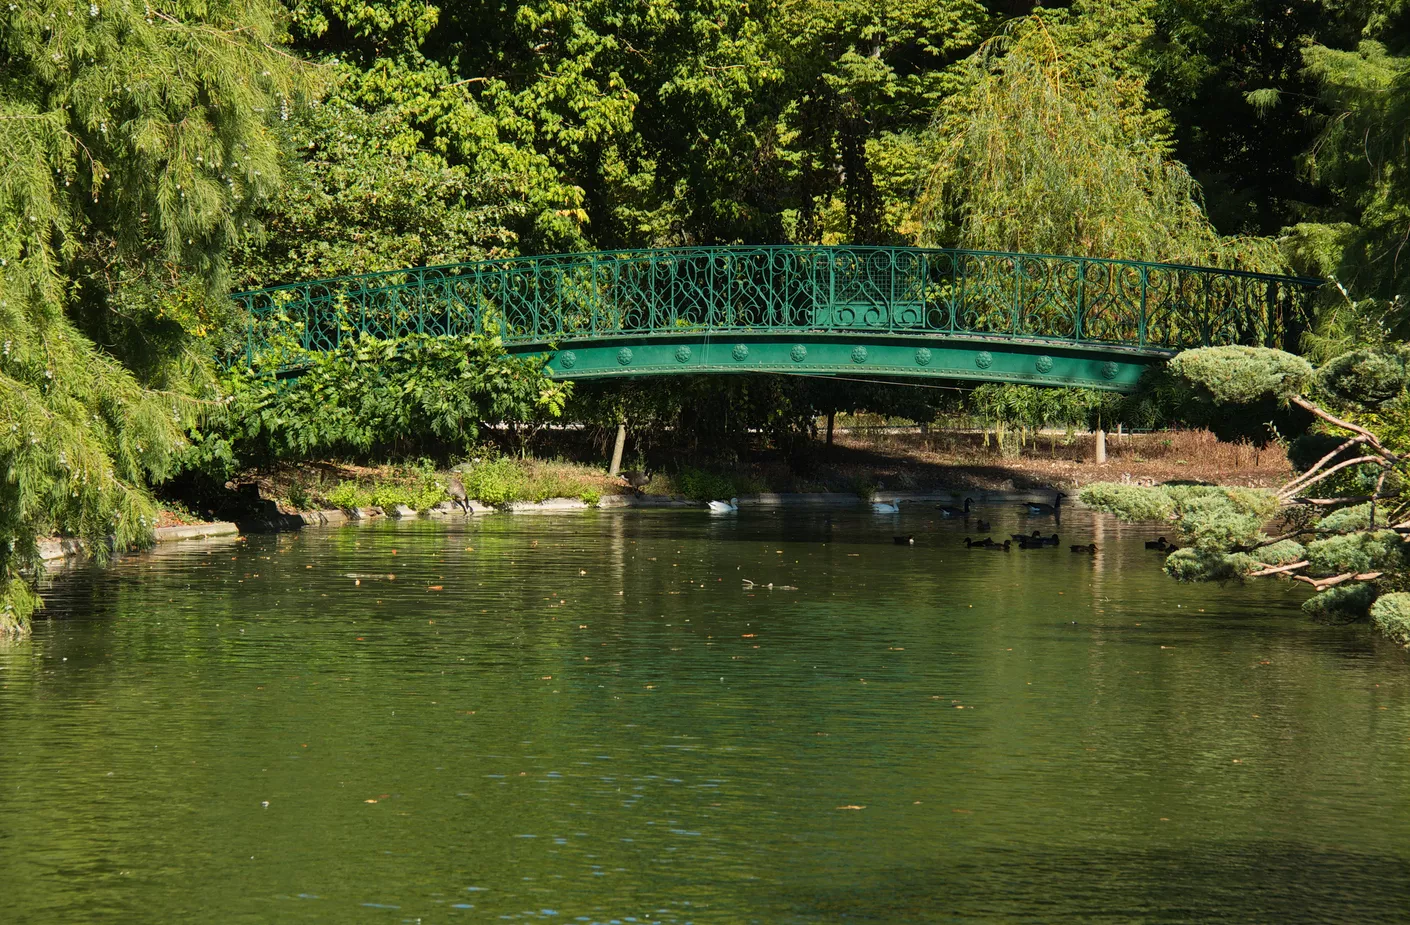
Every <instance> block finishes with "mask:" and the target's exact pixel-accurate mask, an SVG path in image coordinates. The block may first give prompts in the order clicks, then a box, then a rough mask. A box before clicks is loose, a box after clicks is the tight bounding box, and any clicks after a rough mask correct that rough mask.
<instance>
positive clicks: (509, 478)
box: [460, 459, 527, 504]
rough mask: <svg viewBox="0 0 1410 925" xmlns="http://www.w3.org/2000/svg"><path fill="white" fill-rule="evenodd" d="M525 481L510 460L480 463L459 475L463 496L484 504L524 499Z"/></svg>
mask: <svg viewBox="0 0 1410 925" xmlns="http://www.w3.org/2000/svg"><path fill="white" fill-rule="evenodd" d="M526 482H527V479H525V477H524V472H523V470H522V469H521V468H520V467H519V466H518V465H517V464H516V463H515V462H514V460H512V459H495V460H491V461H490V462H482V463H480V464H479V465H476V466H472V467H471V468H469V469H465V470H463V471H462V472H461V473H460V484H462V485H464V486H465V494H467V495H468V496H470V497H471V498H473V499H475V500H477V501H483V502H484V503H485V504H508V503H509V502H510V501H518V500H520V499H522V498H524V497H525V488H526Z"/></svg>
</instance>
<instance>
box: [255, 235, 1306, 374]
mask: <svg viewBox="0 0 1410 925" xmlns="http://www.w3.org/2000/svg"><path fill="white" fill-rule="evenodd" d="M1320 282H1321V281H1320V280H1309V279H1300V278H1296V277H1288V276H1273V275H1268V274H1260V273H1249V272H1244V271H1239V270H1223V269H1213V268H1207V267H1191V266H1179V265H1173V264H1159V263H1142V262H1137V261H1123V260H1102V259H1097V258H1089V257H1060V256H1048V255H1035V254H1007V253H995V252H987V251H959V250H945V249H926V248H907V247H850V246H844V247H813V246H786V245H784V246H769V247H742V246H741V247H683V248H670V249H661V250H631V251H609V252H598V253H590V254H570V255H550V256H540V257H516V258H510V259H502V260H484V261H477V262H474V263H466V264H456V265H449V266H439V267H420V268H414V269H408V270H397V271H391V272H385V273H373V274H367V275H363V276H350V277H341V278H336V279H328V280H317V281H314V282H306V283H293V284H290V285H286V286H275V287H271V288H268V289H260V290H254V291H250V292H243V293H239V294H237V295H236V296H235V298H236V299H237V300H238V301H240V302H241V303H242V304H243V305H244V307H245V309H246V310H247V312H248V317H249V322H248V329H247V332H246V335H247V336H246V338H245V344H244V345H243V346H244V350H243V351H242V353H243V356H242V357H240V358H238V359H243V360H244V361H245V362H246V363H250V364H253V363H254V362H255V361H256V360H257V359H258V360H260V361H261V362H264V363H274V364H276V365H284V362H285V359H286V358H288V359H290V361H292V357H293V356H294V355H295V354H297V353H298V352H300V351H310V350H312V351H318V350H330V349H335V348H337V347H338V346H339V345H340V344H342V343H344V342H345V341H347V340H348V339H349V338H354V339H355V338H357V337H360V336H361V335H363V334H370V335H372V336H374V337H378V338H395V337H400V336H404V335H407V334H412V333H422V334H439V335H458V334H466V333H470V332H476V333H494V334H498V335H500V336H501V337H502V338H503V339H504V341H505V342H506V343H507V344H509V345H539V344H543V345H550V344H559V343H564V342H568V341H578V340H595V339H604V338H612V337H619V336H650V335H661V334H671V333H685V332H690V331H708V332H716V331H718V332H751V333H770V332H780V333H781V332H864V333H872V334H900V335H929V336H939V337H964V336H974V337H982V338H986V339H987V338H1008V339H1024V340H1029V339H1034V340H1046V341H1058V342H1069V343H1078V344H1091V345H1108V346H1114V347H1126V348H1133V349H1137V350H1142V351H1147V352H1153V351H1159V350H1178V349H1182V348H1185V347H1193V346H1207V345H1214V344H1250V345H1265V346H1282V345H1283V340H1284V338H1285V336H1286V335H1287V333H1288V331H1289V326H1290V325H1291V324H1293V323H1294V319H1295V317H1296V316H1297V315H1298V314H1299V312H1300V310H1301V308H1302V306H1303V304H1304V300H1305V298H1306V296H1307V295H1308V294H1309V293H1310V292H1311V290H1312V289H1313V288H1315V287H1316V286H1317V285H1320ZM238 359H237V358H236V357H231V360H232V361H235V362H238Z"/></svg>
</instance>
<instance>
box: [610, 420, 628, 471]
mask: <svg viewBox="0 0 1410 925" xmlns="http://www.w3.org/2000/svg"><path fill="white" fill-rule="evenodd" d="M626 446H627V425H626V424H625V423H618V424H617V442H616V443H614V444H612V465H611V467H610V468H609V469H608V470H607V474H608V475H616V474H618V473H619V472H621V471H622V450H624V449H626Z"/></svg>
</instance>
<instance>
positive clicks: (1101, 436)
mask: <svg viewBox="0 0 1410 925" xmlns="http://www.w3.org/2000/svg"><path fill="white" fill-rule="evenodd" d="M1096 444H1097V452H1096V461H1097V465H1099V466H1105V465H1106V431H1104V430H1102V429H1101V428H1100V427H1098V428H1097V440H1096Z"/></svg>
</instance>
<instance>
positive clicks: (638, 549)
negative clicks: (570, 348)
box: [0, 505, 1410, 925]
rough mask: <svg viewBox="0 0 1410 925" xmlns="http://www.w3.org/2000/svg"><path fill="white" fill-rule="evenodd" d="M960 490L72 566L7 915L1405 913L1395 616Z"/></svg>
mask: <svg viewBox="0 0 1410 925" xmlns="http://www.w3.org/2000/svg"><path fill="white" fill-rule="evenodd" d="M935 513H936V512H935V511H934V510H933V509H931V508H930V507H929V506H928V505H917V506H916V507H915V509H914V510H907V511H906V512H904V513H903V514H901V515H899V516H889V517H888V516H879V515H874V514H872V513H871V512H869V511H865V510H861V509H857V510H846V511H838V512H834V513H833V514H832V515H830V516H825V515H824V514H822V513H820V512H819V513H813V512H782V513H778V514H772V513H769V512H768V511H757V510H754V511H750V510H746V511H744V512H742V513H740V514H738V515H734V516H723V517H721V516H714V517H712V516H710V515H708V514H705V513H703V512H693V511H691V512H682V511H672V512H661V513H653V512H622V513H608V512H602V513H595V512H594V513H586V514H574V515H565V516H543V515H491V516H486V517H477V518H475V519H473V520H469V521H467V520H464V519H459V520H450V521H438V522H428V521H422V522H415V523H388V522H382V523H375V524H370V525H364V526H349V527H344V528H330V529H317V530H312V529H311V530H307V531H305V532H304V533H302V534H298V535H293V534H285V535H279V536H255V535H251V536H250V537H248V538H247V540H246V541H244V542H235V543H232V542H224V543H191V544H178V545H175V546H172V547H168V548H163V549H160V550H159V551H156V552H153V553H150V554H146V555H143V556H138V557H132V558H128V559H124V560H122V561H120V562H118V563H116V564H114V565H113V566H112V567H110V568H108V569H106V570H97V569H89V568H82V569H76V570H72V571H69V572H67V573H65V574H63V575H61V576H59V577H57V578H56V580H55V582H54V585H53V588H52V589H51V591H50V593H49V598H50V605H49V608H48V609H47V611H46V612H45V613H44V614H43V617H42V618H41V619H40V620H38V621H37V623H36V627H35V632H34V635H33V637H32V639H30V640H28V641H25V642H21V643H15V644H11V645H9V647H7V648H3V649H0V922H5V923H70V922H121V923H128V922H131V923H149V922H151V923H172V922H232V923H247V922H248V923H254V922H260V923H263V922H271V923H277V922H377V923H380V922H425V923H434V922H447V921H465V922H501V921H512V922H525V921H534V922H562V923H569V922H595V923H611V922H617V923H628V922H631V923H645V922H659V923H687V922H694V923H701V925H703V923H736V922H738V923H752V922H759V923H823V922H829V923H830V922H903V923H904V922H1112V923H1115V922H1211V921H1218V922H1279V923H1281V922H1406V921H1410V659H1407V656H1406V655H1405V653H1404V652H1402V651H1401V650H1399V649H1397V648H1396V647H1395V646H1393V645H1391V644H1390V643H1388V642H1385V641H1383V640H1381V639H1379V638H1378V637H1377V636H1376V635H1375V634H1374V633H1373V632H1372V631H1371V630H1370V629H1369V628H1366V627H1335V628H1334V627H1325V626H1319V625H1316V624H1313V623H1309V622H1307V621H1306V620H1305V619H1304V618H1303V617H1302V615H1301V612H1300V611H1299V609H1298V605H1299V603H1300V602H1301V600H1302V599H1303V598H1304V597H1305V596H1306V595H1305V593H1304V592H1303V591H1302V590H1300V589H1299V588H1297V587H1296V586H1293V585H1291V584H1289V583H1286V582H1265V583H1255V584H1250V585H1247V586H1228V587H1219V586H1182V585H1178V584H1176V583H1175V582H1173V581H1171V580H1170V579H1168V578H1166V577H1165V576H1164V575H1163V574H1162V573H1161V572H1160V570H1159V562H1160V558H1159V556H1158V554H1156V553H1153V552H1148V551H1147V550H1145V549H1144V548H1143V545H1142V541H1143V540H1145V539H1149V538H1150V531H1149V530H1144V529H1141V528H1133V527H1121V526H1118V525H1116V524H1114V523H1112V522H1111V521H1109V520H1106V519H1104V518H1101V519H1099V518H1096V517H1094V516H1093V515H1090V514H1085V513H1083V512H1077V511H1074V512H1071V513H1069V514H1067V515H1065V517H1064V520H1063V524H1062V529H1061V532H1062V534H1063V539H1062V543H1063V545H1062V546H1061V547H1060V548H1058V549H1047V550H1042V551H1029V552H1018V551H1015V552H1013V553H1010V554H1008V555H1004V554H999V553H989V552H970V551H966V550H965V549H964V548H963V547H962V546H961V545H960V539H961V538H962V537H963V536H964V535H966V534H965V529H966V528H965V525H964V524H963V523H955V522H948V521H941V520H932V519H931V518H932V517H933V516H934V515H935ZM985 516H990V517H993V518H994V519H995V528H996V530H995V531H994V532H996V533H1000V534H1006V533H1008V532H1011V531H1017V530H1020V529H1022V530H1023V531H1024V532H1027V530H1028V529H1030V528H1032V527H1035V526H1036V527H1039V528H1042V529H1044V531H1045V532H1050V531H1051V530H1052V525H1051V521H1041V520H1035V521H1034V522H1033V523H1029V519H1028V518H1026V517H1024V516H1023V515H1021V514H1020V513H1019V511H1018V510H1017V508H1016V506H1012V505H1005V506H1003V507H1002V508H997V507H996V508H995V509H994V510H991V511H987V512H985ZM903 532H904V533H913V534H915V535H916V545H915V546H897V545H895V544H894V543H893V542H892V537H893V535H895V534H898V533H903ZM1090 540H1095V541H1096V542H1097V543H1098V544H1099V546H1100V552H1099V553H1098V554H1097V555H1096V556H1094V557H1093V556H1083V555H1075V554H1073V553H1071V552H1069V551H1068V548H1067V544H1068V543H1069V542H1083V543H1085V542H1088V541H1090ZM393 576H395V577H393ZM745 579H749V580H751V581H753V582H755V583H756V584H755V586H754V587H753V588H752V589H750V588H747V587H746V583H745ZM769 583H772V584H773V588H772V589H769V588H768V587H767V585H768V584H769Z"/></svg>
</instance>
